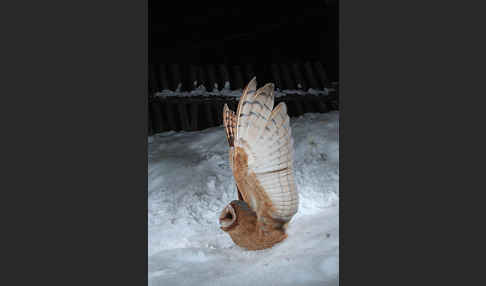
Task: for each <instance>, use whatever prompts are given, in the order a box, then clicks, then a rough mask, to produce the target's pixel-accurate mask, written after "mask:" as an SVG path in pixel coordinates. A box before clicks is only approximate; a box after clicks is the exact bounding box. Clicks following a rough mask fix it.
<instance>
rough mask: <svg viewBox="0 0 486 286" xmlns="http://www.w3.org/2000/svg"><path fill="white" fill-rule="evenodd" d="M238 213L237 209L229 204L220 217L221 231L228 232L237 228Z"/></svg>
mask: <svg viewBox="0 0 486 286" xmlns="http://www.w3.org/2000/svg"><path fill="white" fill-rule="evenodd" d="M236 215H237V214H236V211H235V208H234V207H233V206H232V205H231V203H229V204H228V205H227V206H225V207H224V209H223V211H222V212H221V214H220V215H219V224H220V226H221V229H222V230H224V231H228V230H229V229H230V228H231V227H235V226H236Z"/></svg>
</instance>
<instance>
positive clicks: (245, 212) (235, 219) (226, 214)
mask: <svg viewBox="0 0 486 286" xmlns="http://www.w3.org/2000/svg"><path fill="white" fill-rule="evenodd" d="M255 219H256V214H255V212H253V211H252V210H251V209H250V207H249V206H248V204H247V203H245V202H244V201H240V200H234V201H232V202H231V203H229V204H228V205H227V206H225V207H224V209H223V211H222V212H221V214H220V215H219V224H220V226H221V229H222V230H224V231H230V230H232V229H234V228H237V226H238V225H239V224H241V223H244V224H245V223H246V222H248V223H254V220H255Z"/></svg>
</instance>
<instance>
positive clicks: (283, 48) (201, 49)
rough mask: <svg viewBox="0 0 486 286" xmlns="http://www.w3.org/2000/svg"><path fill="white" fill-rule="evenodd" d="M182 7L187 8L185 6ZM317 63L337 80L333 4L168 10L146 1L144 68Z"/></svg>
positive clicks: (179, 8) (336, 43) (335, 9)
mask: <svg viewBox="0 0 486 286" xmlns="http://www.w3.org/2000/svg"><path fill="white" fill-rule="evenodd" d="M187 5H190V4H189V3H187ZM307 60H309V61H320V62H321V63H322V64H323V66H324V68H325V69H326V72H327V75H328V77H329V79H330V80H331V81H337V80H338V8H337V1H320V2H317V1H316V2H315V3H314V5H313V6H298V5H295V3H294V5H293V6H285V5H281V4H279V5H278V6H274V7H266V8H259V7H254V6H249V7H243V8H242V7H234V6H231V7H229V6H228V7H217V8H215V7H204V6H202V7H192V6H191V7H175V8H174V7H168V6H167V5H166V3H165V2H163V1H149V63H151V64H153V63H191V64H196V65H197V64H209V63H225V64H229V65H237V64H244V63H251V64H255V65H256V66H257V67H258V64H262V63H288V62H297V61H307Z"/></svg>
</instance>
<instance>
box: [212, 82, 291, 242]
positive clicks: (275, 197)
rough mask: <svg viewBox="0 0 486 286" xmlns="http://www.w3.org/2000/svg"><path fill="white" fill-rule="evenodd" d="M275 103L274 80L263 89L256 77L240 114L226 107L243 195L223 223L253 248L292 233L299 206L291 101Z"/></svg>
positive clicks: (233, 164) (231, 153) (234, 164)
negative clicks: (287, 232) (288, 108)
mask: <svg viewBox="0 0 486 286" xmlns="http://www.w3.org/2000/svg"><path fill="white" fill-rule="evenodd" d="M273 105H274V85H273V84H272V83H268V84H266V85H265V86H263V87H261V88H259V89H258V90H257V82H256V79H255V78H253V79H252V80H251V81H250V83H248V85H247V86H246V87H245V89H244V90H243V94H242V96H241V98H240V101H239V103H238V109H237V111H236V113H235V112H234V111H232V110H230V109H229V108H228V105H226V104H225V105H224V108H223V125H224V128H225V130H226V137H227V139H228V143H229V146H230V151H229V160H230V166H231V169H232V171H233V176H234V178H235V182H236V187H237V195H238V200H234V201H232V202H231V203H229V204H228V205H227V206H226V207H225V208H224V209H223V211H222V212H221V215H220V217H219V223H220V225H221V229H222V230H223V231H225V232H227V233H228V234H229V235H230V237H231V239H232V240H233V242H234V243H235V244H237V245H239V246H240V247H242V248H246V249H248V250H259V249H265V248H269V247H272V246H273V245H275V244H276V243H278V242H281V241H283V240H284V239H285V238H287V234H286V233H285V231H286V229H287V225H288V223H289V222H290V220H291V219H292V217H293V216H294V215H295V214H296V213H297V209H298V206H299V195H298V193H297V188H296V185H295V181H294V175H293V170H292V168H293V167H292V163H293V152H294V149H293V140H292V135H291V130H290V125H289V116H288V115H287V106H286V105H285V103H284V102H281V103H280V104H278V105H277V107H275V108H273Z"/></svg>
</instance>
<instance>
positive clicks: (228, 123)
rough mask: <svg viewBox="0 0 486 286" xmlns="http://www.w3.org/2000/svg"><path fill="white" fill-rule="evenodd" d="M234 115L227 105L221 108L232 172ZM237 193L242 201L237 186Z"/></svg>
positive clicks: (234, 131)
mask: <svg viewBox="0 0 486 286" xmlns="http://www.w3.org/2000/svg"><path fill="white" fill-rule="evenodd" d="M236 121H237V120H236V114H235V112H234V111H233V110H231V109H229V108H228V105H227V104H225V105H224V107H223V126H224V128H225V131H226V139H227V140H228V144H229V146H230V152H229V158H230V166H231V169H232V170H233V169H234V168H233V157H234V156H233V150H234V148H233V147H234V141H235V135H236ZM236 189H237V193H238V200H244V199H243V196H242V195H241V192H240V190H239V189H238V186H236Z"/></svg>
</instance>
